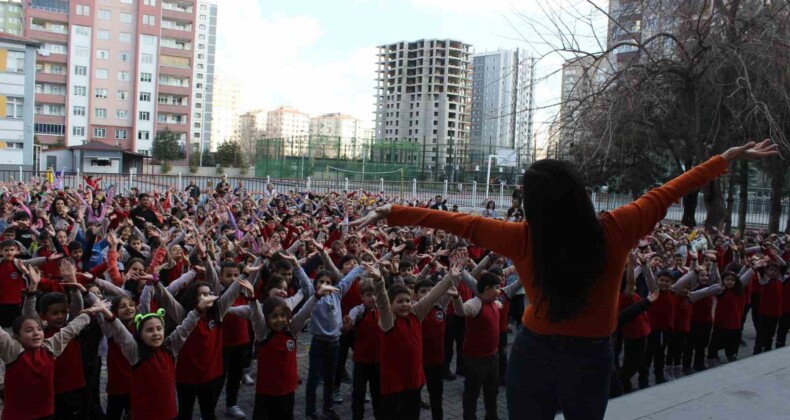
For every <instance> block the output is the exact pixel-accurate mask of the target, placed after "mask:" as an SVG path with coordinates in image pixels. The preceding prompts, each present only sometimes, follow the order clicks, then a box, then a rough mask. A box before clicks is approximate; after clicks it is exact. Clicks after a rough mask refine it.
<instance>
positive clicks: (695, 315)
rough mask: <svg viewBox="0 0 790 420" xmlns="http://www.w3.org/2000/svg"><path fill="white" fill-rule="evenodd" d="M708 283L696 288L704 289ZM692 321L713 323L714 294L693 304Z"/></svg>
mask: <svg viewBox="0 0 790 420" xmlns="http://www.w3.org/2000/svg"><path fill="white" fill-rule="evenodd" d="M705 287H708V285H707V284H706V285H702V284H700V285H699V286H697V288H696V289H695V290H700V289H704V288H705ZM691 322H694V323H699V324H712V323H713V296H708V297H706V298H704V299H701V300H698V301H696V302H694V303H692V304H691Z"/></svg>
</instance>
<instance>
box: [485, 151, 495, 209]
mask: <svg viewBox="0 0 790 420" xmlns="http://www.w3.org/2000/svg"><path fill="white" fill-rule="evenodd" d="M495 157H497V155H488V172H487V174H486V201H488V186H489V185H491V159H493V158H495Z"/></svg>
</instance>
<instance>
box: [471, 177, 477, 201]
mask: <svg viewBox="0 0 790 420" xmlns="http://www.w3.org/2000/svg"><path fill="white" fill-rule="evenodd" d="M476 203H477V181H472V207H474V206H476V205H477V204H476Z"/></svg>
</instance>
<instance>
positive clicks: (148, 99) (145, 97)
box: [140, 92, 151, 102]
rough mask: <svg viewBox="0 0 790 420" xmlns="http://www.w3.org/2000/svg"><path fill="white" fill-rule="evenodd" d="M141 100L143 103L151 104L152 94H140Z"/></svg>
mask: <svg viewBox="0 0 790 420" xmlns="http://www.w3.org/2000/svg"><path fill="white" fill-rule="evenodd" d="M140 100H141V101H143V102H151V94H150V93H149V92H140Z"/></svg>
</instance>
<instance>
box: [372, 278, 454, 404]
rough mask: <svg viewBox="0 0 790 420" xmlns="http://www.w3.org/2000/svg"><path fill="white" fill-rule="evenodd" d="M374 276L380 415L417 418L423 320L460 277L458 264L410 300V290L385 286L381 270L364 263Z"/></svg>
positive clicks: (421, 384)
mask: <svg viewBox="0 0 790 420" xmlns="http://www.w3.org/2000/svg"><path fill="white" fill-rule="evenodd" d="M366 269H367V270H368V272H370V274H371V275H372V276H373V288H374V290H375V293H376V308H377V309H378V312H379V327H381V330H382V331H384V337H382V339H381V378H382V381H381V414H382V418H383V419H393V420H394V419H398V420H416V419H419V418H420V390H421V389H422V386H423V385H424V384H425V373H424V372H423V367H422V325H421V324H422V321H423V319H425V316H426V315H428V313H429V312H430V311H431V308H433V305H434V303H436V302H437V301H438V300H439V298H441V297H442V296H443V295H444V294H445V293H447V290H449V289H450V287H451V286H453V285H454V284H453V283H454V282H455V283H457V282H458V281H459V280H460V277H461V267H458V266H453V267H452V268H451V269H450V273H449V274H448V275H446V276H445V277H444V279H442V281H440V282H439V283H438V284H437V285H436V286H434V287H433V288H432V289H431V291H430V292H429V293H428V295H426V296H425V297H423V298H422V299H420V300H419V301H418V302H416V303H414V304H412V293H411V290H409V289H408V288H407V287H406V286H404V285H401V284H395V285H392V286H390V288H389V289H387V290H385V289H384V279H383V278H382V276H381V273H380V272H379V271H378V270H376V269H374V268H372V266H366Z"/></svg>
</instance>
